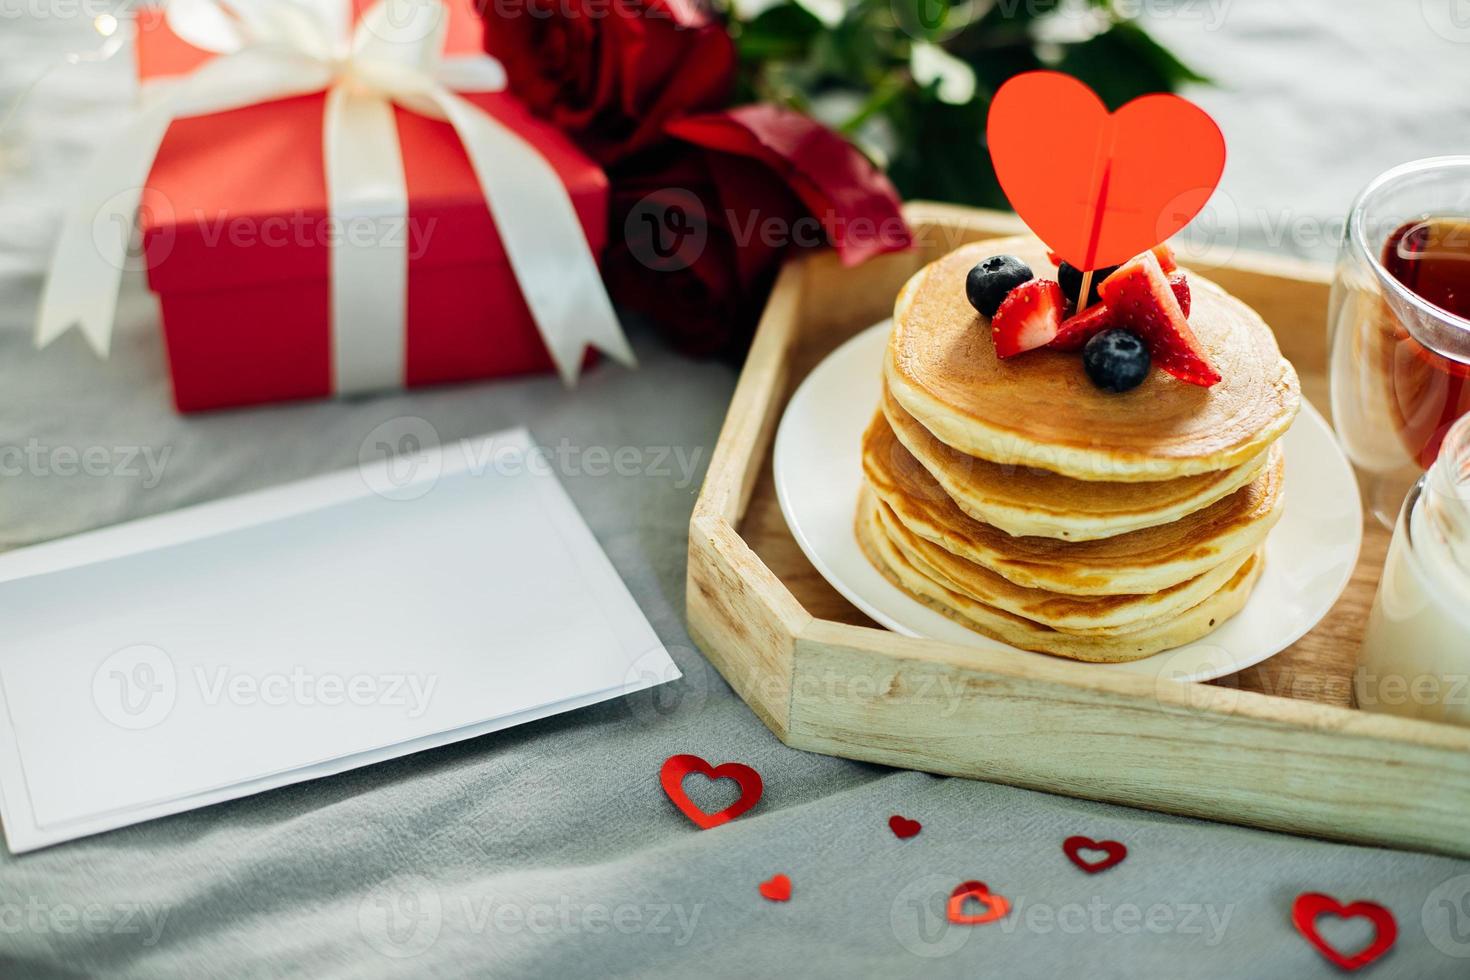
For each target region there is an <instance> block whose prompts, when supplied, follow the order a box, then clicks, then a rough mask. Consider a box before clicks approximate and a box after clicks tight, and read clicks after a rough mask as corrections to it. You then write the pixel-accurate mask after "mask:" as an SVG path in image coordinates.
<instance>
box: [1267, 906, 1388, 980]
mask: <svg viewBox="0 0 1470 980" xmlns="http://www.w3.org/2000/svg"><path fill="white" fill-rule="evenodd" d="M1323 915H1335V916H1337V917H1339V918H1343V919H1356V918H1365V919H1367V920H1368V921H1370V922H1372V923H1373V928H1374V930H1375V932H1376V934H1375V935H1374V937H1373V941H1372V942H1371V943H1369V944H1368V945H1367V946H1365V947H1363V948H1362V949H1360V950H1359V951H1358V952H1356V953H1354V954H1353V955H1351V956H1345V955H1343V954H1342V953H1339V952H1338V951H1337V950H1336V949H1334V948H1332V947H1331V946H1329V945H1328V944H1327V940H1325V939H1323V938H1322V935H1321V934H1320V933H1319V932H1317V919H1318V917H1319V916H1323ZM1291 924H1292V925H1294V926H1296V931H1297V932H1299V933H1301V934H1302V936H1303V937H1305V938H1306V940H1307V942H1309V943H1311V944H1312V946H1313V947H1314V948H1315V949H1316V950H1317V952H1319V953H1321V954H1322V956H1323V957H1325V958H1326V959H1327V961H1328V962H1330V963H1332V964H1334V965H1335V966H1337V967H1339V968H1340V969H1343V970H1349V971H1351V970H1357V969H1361V968H1362V967H1365V966H1367V965H1368V964H1369V963H1372V962H1373V961H1374V960H1376V959H1378V957H1380V956H1382V955H1383V954H1384V953H1386V952H1388V951H1389V949H1390V948H1391V947H1392V946H1393V944H1394V942H1395V941H1396V940H1397V939H1398V935H1399V926H1398V923H1397V922H1396V921H1394V917H1393V913H1392V912H1390V911H1389V910H1388V909H1386V908H1384V907H1383V906H1382V905H1379V904H1378V903H1377V902H1364V901H1357V902H1353V903H1352V904H1351V905H1343V904H1342V903H1341V902H1339V901H1338V900H1337V899H1335V898H1333V897H1332V896H1330V895H1323V894H1322V893H1321V892H1306V893H1304V894H1301V895H1298V896H1297V897H1296V901H1295V902H1293V903H1292V905H1291Z"/></svg>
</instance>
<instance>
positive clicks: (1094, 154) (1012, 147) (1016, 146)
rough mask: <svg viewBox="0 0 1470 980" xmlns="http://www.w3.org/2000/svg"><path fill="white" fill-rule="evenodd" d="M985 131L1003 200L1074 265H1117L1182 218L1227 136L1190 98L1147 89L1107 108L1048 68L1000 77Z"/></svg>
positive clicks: (1214, 172) (1217, 162) (1207, 187)
mask: <svg viewBox="0 0 1470 980" xmlns="http://www.w3.org/2000/svg"><path fill="white" fill-rule="evenodd" d="M986 139H987V141H988V142H989V144H990V159H991V162H992V163H993V164H994V166H995V176H996V178H997V179H998V180H999V181H1000V186H1001V189H1002V190H1004V191H1005V194H1006V197H1007V198H1008V199H1009V200H1010V202H1011V207H1012V208H1014V209H1015V211H1016V213H1017V214H1019V215H1020V216H1021V219H1022V220H1023V221H1025V222H1026V224H1027V226H1028V227H1029V228H1030V229H1031V231H1032V232H1033V233H1034V234H1035V235H1036V237H1038V238H1040V239H1041V240H1042V241H1043V242H1045V243H1046V244H1047V245H1049V246H1051V248H1052V250H1053V251H1055V252H1057V253H1058V254H1059V255H1060V256H1061V257H1062V258H1064V259H1066V260H1067V261H1068V262H1070V263H1071V264H1072V265H1074V266H1076V267H1077V268H1079V269H1098V268H1101V267H1102V266H1107V265H1117V264H1118V263H1120V262H1124V261H1126V260H1128V259H1129V258H1131V257H1132V256H1134V255H1137V254H1138V253H1139V252H1143V251H1146V250H1147V249H1150V248H1152V247H1153V246H1155V245H1157V244H1158V243H1159V242H1162V241H1164V240H1165V239H1166V238H1168V237H1169V236H1170V235H1172V234H1174V233H1175V232H1176V231H1178V230H1179V229H1181V228H1183V227H1184V226H1185V225H1187V224H1189V222H1190V219H1192V218H1193V217H1194V216H1195V215H1196V214H1199V212H1200V210H1201V209H1202V208H1204V206H1205V202H1207V201H1208V200H1209V199H1210V195H1211V194H1212V193H1214V190H1215V186H1216V185H1217V184H1218V183H1219V182H1220V174H1221V172H1222V171H1223V170H1224V169H1225V137H1224V136H1222V135H1221V133H1220V127H1219V126H1217V125H1215V121H1214V120H1213V119H1211V118H1210V117H1209V115H1208V114H1207V113H1206V112H1205V111H1204V110H1203V109H1201V108H1200V107H1199V106H1197V105H1195V104H1194V103H1192V102H1187V101H1185V100H1184V99H1181V98H1179V96H1177V95H1162V94H1159V95H1145V96H1142V97H1140V98H1137V99H1134V100H1133V101H1132V102H1129V103H1128V104H1127V105H1125V106H1123V107H1122V108H1121V109H1119V110H1118V111H1117V112H1111V113H1110V112H1108V110H1107V107H1106V106H1104V105H1103V103H1102V100H1101V99H1099V98H1098V97H1097V95H1096V94H1095V93H1094V92H1093V91H1092V89H1090V88H1088V87H1087V86H1086V85H1084V84H1083V83H1082V82H1079V81H1077V79H1075V78H1072V77H1071V76H1069V75H1063V74H1061V73H1060V72H1054V71H1031V72H1024V73H1022V74H1020V75H1016V76H1015V77H1013V78H1011V79H1010V80H1009V81H1007V82H1006V83H1005V84H1004V85H1002V86H1001V87H1000V89H999V90H998V91H997V92H996V93H995V97H994V98H993V99H992V100H991V102H990V115H989V118H988V119H987V121H986Z"/></svg>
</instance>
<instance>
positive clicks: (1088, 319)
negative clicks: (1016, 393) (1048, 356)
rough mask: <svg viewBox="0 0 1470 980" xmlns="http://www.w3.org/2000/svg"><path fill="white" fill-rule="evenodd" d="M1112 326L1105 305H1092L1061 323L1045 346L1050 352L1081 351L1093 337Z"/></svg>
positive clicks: (1110, 313) (1110, 312) (1111, 317)
mask: <svg viewBox="0 0 1470 980" xmlns="http://www.w3.org/2000/svg"><path fill="white" fill-rule="evenodd" d="M1112 325H1113V314H1112V311H1111V310H1109V309H1108V304H1106V303H1093V304H1092V305H1091V306H1089V307H1088V308H1087V309H1085V310H1083V311H1082V312H1081V313H1078V314H1077V315H1076V316H1072V317H1068V318H1067V319H1065V320H1063V321H1062V326H1061V329H1059V330H1058V331H1057V335H1056V337H1055V338H1053V340H1052V342H1051V343H1049V344H1047V345H1046V346H1048V347H1050V348H1051V349H1052V350H1081V349H1082V348H1083V346H1084V345H1085V344H1086V343H1087V342H1088V341H1089V340H1091V339H1092V338H1093V337H1095V336H1097V335H1098V334H1100V333H1102V332H1103V331H1104V330H1106V329H1108V328H1109V327H1111V326H1112Z"/></svg>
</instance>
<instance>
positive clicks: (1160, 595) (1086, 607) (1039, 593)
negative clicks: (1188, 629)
mask: <svg viewBox="0 0 1470 980" xmlns="http://www.w3.org/2000/svg"><path fill="white" fill-rule="evenodd" d="M868 496H869V497H871V498H872V504H871V506H873V507H875V508H876V510H877V514H878V522H879V524H880V525H881V526H882V528H883V533H884V534H886V535H887V536H888V540H889V541H890V542H891V543H892V544H893V546H894V547H895V548H897V549H898V551H899V553H900V554H902V555H903V556H904V557H905V558H906V559H908V561H909V563H910V564H912V565H913V566H914V567H915V568H918V569H922V570H924V571H925V572H926V573H927V574H929V576H930V577H931V578H933V579H935V580H937V581H939V582H942V583H943V584H944V586H945V587H946V588H948V589H951V590H953V591H955V592H958V593H960V594H961V595H964V596H968V597H969V598H971V599H974V600H975V601H977V602H980V603H983V604H985V605H987V606H993V607H995V608H996V609H1001V610H1004V611H1005V612H1009V613H1014V614H1015V615H1017V616H1023V617H1025V618H1026V619H1029V620H1032V621H1033V622H1037V623H1040V624H1041V625H1043V626H1049V627H1051V628H1052V629H1054V630H1057V631H1058V632H1061V633H1073V634H1076V635H1078V636H1090V635H1100V636H1105V635H1110V634H1118V633H1132V632H1137V631H1138V630H1141V629H1143V628H1144V627H1146V626H1151V625H1157V624H1159V623H1160V622H1162V621H1163V620H1165V619H1168V618H1170V617H1172V616H1176V615H1178V614H1179V613H1182V612H1184V611H1185V610H1187V609H1189V608H1191V607H1192V606H1197V605H1199V604H1200V603H1201V602H1203V601H1204V600H1205V599H1207V598H1209V597H1210V595H1212V594H1213V593H1214V592H1216V591H1217V590H1219V589H1220V588H1221V587H1222V586H1224V585H1225V583H1226V582H1228V581H1230V579H1231V578H1233V577H1234V576H1235V573H1236V571H1237V570H1238V569H1239V568H1240V566H1241V565H1242V564H1244V563H1245V561H1246V559H1247V558H1249V557H1250V553H1249V552H1247V553H1245V554H1242V555H1238V556H1234V557H1232V558H1230V559H1228V560H1226V561H1225V562H1223V563H1221V564H1220V565H1217V566H1215V567H1214V568H1212V569H1210V570H1209V571H1207V572H1205V573H1204V574H1203V575H1199V576H1197V577H1195V578H1192V579H1190V580H1189V581H1187V582H1181V583H1179V584H1178V585H1175V586H1171V587H1170V588H1167V589H1164V590H1163V591H1162V592H1151V593H1144V594H1142V595H1107V596H1069V595H1064V594H1062V593H1059V592H1048V591H1047V590H1045V589H1028V588H1025V587H1023V586H1019V585H1016V584H1015V583H1014V582H1011V581H1010V580H1008V579H1005V578H1002V577H1001V576H999V575H997V574H995V573H994V572H992V571H990V570H989V569H987V568H985V567H984V566H983V565H977V564H975V563H974V562H972V561H966V560H965V559H964V558H959V557H957V556H955V555H953V554H950V553H949V552H948V551H945V550H944V549H943V548H941V547H939V546H938V545H937V544H934V543H933V542H932V541H926V540H924V539H923V538H921V537H919V536H918V535H916V534H914V533H913V532H912V531H910V530H908V528H906V527H904V526H903V524H902V523H901V522H900V521H899V520H898V518H897V517H895V516H894V515H893V511H892V510H891V509H889V507H888V505H887V504H885V503H883V502H882V501H880V500H878V499H877V498H876V497H875V496H873V495H872V494H871V492H869V494H868Z"/></svg>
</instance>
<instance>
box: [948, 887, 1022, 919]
mask: <svg viewBox="0 0 1470 980" xmlns="http://www.w3.org/2000/svg"><path fill="white" fill-rule="evenodd" d="M967 901H976V902H979V903H980V904H981V905H983V906H984V907H985V911H984V912H981V913H979V914H978V915H966V914H965V903H966V902H967ZM1010 910H1011V903H1010V902H1009V901H1008V900H1007V899H1006V898H1005V896H1003V895H996V894H994V893H992V892H991V891H990V889H989V888H987V887H986V886H985V882H983V881H962V882H960V884H959V885H958V886H956V888H955V890H954V891H952V892H950V895H949V903H948V904H947V905H946V906H945V915H946V916H947V917H948V918H949V921H950V922H953V923H954V924H955V925H957V926H979V925H984V924H985V923H987V922H994V921H995V920H996V919H1001V918H1004V917H1005V915H1006V913H1007V912H1009V911H1010Z"/></svg>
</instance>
